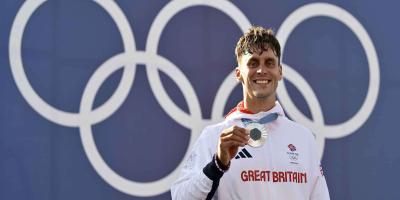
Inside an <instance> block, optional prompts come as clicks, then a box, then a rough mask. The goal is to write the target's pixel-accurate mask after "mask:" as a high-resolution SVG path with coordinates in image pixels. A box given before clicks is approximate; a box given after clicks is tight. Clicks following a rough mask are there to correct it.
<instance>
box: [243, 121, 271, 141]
mask: <svg viewBox="0 0 400 200" xmlns="http://www.w3.org/2000/svg"><path fill="white" fill-rule="evenodd" d="M246 129H248V130H249V131H250V139H249V142H248V145H249V146H251V147H261V146H262V145H264V143H265V141H266V140H267V137H268V132H267V129H266V128H265V125H264V124H260V123H250V124H249V125H247V127H246Z"/></svg>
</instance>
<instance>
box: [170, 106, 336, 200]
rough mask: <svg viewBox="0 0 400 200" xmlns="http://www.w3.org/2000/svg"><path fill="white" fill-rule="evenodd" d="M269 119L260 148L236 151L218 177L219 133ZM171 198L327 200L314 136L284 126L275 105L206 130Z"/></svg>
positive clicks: (290, 125)
mask: <svg viewBox="0 0 400 200" xmlns="http://www.w3.org/2000/svg"><path fill="white" fill-rule="evenodd" d="M269 113H278V114H279V116H278V118H277V119H276V120H275V121H272V122H270V123H268V124H266V125H265V126H266V128H267V130H268V131H269V132H268V133H269V135H268V137H267V140H266V143H265V144H264V145H263V146H262V147H259V148H253V147H250V146H245V147H243V148H242V147H241V148H239V151H238V153H237V155H236V157H235V158H233V159H232V160H231V164H230V168H229V170H228V171H227V172H225V173H223V172H221V171H220V170H219V169H218V168H217V165H216V164H215V160H214V159H213V156H214V154H215V153H216V152H217V145H218V139H219V136H220V134H221V132H222V130H223V129H225V128H229V127H231V126H233V125H236V126H240V127H245V124H243V123H242V121H241V119H242V118H247V119H251V120H258V119H260V118H262V117H263V116H265V115H267V114H269ZM171 194H172V199H175V200H196V199H214V200H217V199H219V200H264V199H265V200H329V192H328V187H327V184H326V180H325V177H324V175H323V171H322V167H321V165H320V161H319V158H318V156H317V149H316V143H315V138H314V136H313V135H312V133H311V132H310V131H309V130H308V129H306V128H305V127H303V126H301V125H299V124H297V123H296V122H293V121H291V120H289V119H288V118H287V117H286V116H285V115H284V112H283V109H282V107H281V106H280V104H279V103H278V102H276V105H275V107H273V108H272V109H271V110H269V111H267V112H260V113H257V114H246V113H243V112H241V111H240V109H236V111H234V112H231V113H230V114H229V115H228V116H227V117H226V119H225V120H224V121H223V122H221V123H219V124H216V125H212V126H208V127H206V128H205V129H204V130H203V132H202V134H201V135H200V137H199V139H198V140H197V142H196V144H195V145H194V147H193V150H192V152H191V155H190V156H189V158H188V160H187V161H186V163H185V165H184V167H183V170H182V173H181V176H180V177H179V179H178V180H177V181H176V182H175V183H174V184H173V185H172V188H171Z"/></svg>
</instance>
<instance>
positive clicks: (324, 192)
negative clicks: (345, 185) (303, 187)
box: [310, 138, 330, 200]
mask: <svg viewBox="0 0 400 200" xmlns="http://www.w3.org/2000/svg"><path fill="white" fill-rule="evenodd" d="M312 141H313V142H312V149H313V154H314V156H313V157H314V158H313V161H312V165H313V167H312V173H313V175H314V176H313V177H315V182H314V185H313V188H312V190H311V197H310V200H330V197H329V190H328V185H327V184H326V179H325V175H324V172H323V169H322V165H321V162H320V160H319V157H318V155H317V144H316V142H315V138H313V140H312Z"/></svg>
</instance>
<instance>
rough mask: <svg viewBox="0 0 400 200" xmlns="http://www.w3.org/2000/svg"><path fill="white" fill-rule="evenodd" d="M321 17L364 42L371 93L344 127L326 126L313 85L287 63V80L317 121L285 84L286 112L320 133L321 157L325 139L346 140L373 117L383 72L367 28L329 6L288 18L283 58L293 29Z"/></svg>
mask: <svg viewBox="0 0 400 200" xmlns="http://www.w3.org/2000/svg"><path fill="white" fill-rule="evenodd" d="M317 16H326V17H331V18H333V19H337V20H339V21H340V22H342V23H343V24H345V25H346V26H347V27H349V28H350V29H351V31H352V32H353V33H354V34H355V35H356V36H357V38H358V39H359V40H360V42H361V45H362V46H363V48H364V51H365V54H366V56H367V60H368V67H369V85H368V92H367V96H366V98H365V101H364V103H363V104H362V106H361V108H360V110H359V111H358V112H357V113H356V114H355V115H354V116H353V117H352V118H351V119H349V120H348V121H346V122H344V123H342V124H337V125H325V124H324V116H323V114H322V109H321V106H320V104H319V101H318V99H317V97H316V95H315V93H314V92H313V90H312V88H311V87H310V85H309V84H308V83H307V82H306V81H305V80H304V79H303V78H302V77H301V75H300V74H298V73H297V72H296V71H295V70H294V69H292V68H291V67H289V66H288V65H285V64H283V65H284V70H285V72H284V73H285V77H286V78H287V79H288V80H289V81H290V82H292V83H293V84H294V85H295V86H296V87H297V89H298V90H299V91H300V92H301V93H302V95H303V97H304V98H305V100H306V102H307V105H308V107H309V108H310V110H311V115H312V118H313V119H314V122H313V121H311V120H310V119H308V118H307V117H306V116H304V115H303V113H302V112H301V111H299V110H298V109H297V107H296V105H295V104H294V103H293V102H292V100H291V98H290V97H289V94H288V93H287V90H286V87H285V84H284V81H282V83H281V84H279V86H278V89H277V93H278V96H279V99H280V101H281V102H282V105H284V107H285V108H286V109H285V110H286V112H288V114H289V115H290V116H291V117H292V118H293V119H294V120H295V121H297V122H300V123H301V124H303V125H305V126H306V127H308V128H310V129H311V130H312V131H313V132H314V133H318V134H316V138H317V142H318V145H319V154H320V157H322V153H323V149H324V143H325V138H324V137H326V138H331V139H334V138H340V137H345V136H347V135H349V134H351V133H353V132H354V131H356V130H357V129H359V128H360V127H361V126H362V125H363V124H364V122H365V121H366V120H367V119H368V118H369V116H370V114H371V113H372V110H373V109H374V107H375V104H376V100H377V99H378V93H379V83H380V80H379V79H380V71H379V62H378V56H377V54H376V51H375V47H374V45H373V43H372V40H371V38H370V37H369V35H368V33H367V31H366V30H365V29H364V27H363V26H362V25H361V24H360V22H358V21H357V19H356V18H355V17H353V16H352V15H351V14H350V13H348V12H347V11H346V10H344V9H342V8H340V7H337V6H334V5H331V4H328V3H313V4H310V5H305V6H302V7H300V8H298V9H297V10H295V11H294V12H293V13H292V14H290V15H289V16H288V17H287V18H286V19H285V21H284V22H283V23H282V25H281V27H279V31H278V33H277V38H278V40H279V41H280V43H281V45H282V56H283V52H284V47H285V43H286V41H287V39H288V38H289V35H290V33H291V32H292V31H293V29H294V28H295V27H296V26H297V25H299V24H300V23H301V22H303V21H305V20H307V19H309V18H311V17H317ZM321 133H322V134H321Z"/></svg>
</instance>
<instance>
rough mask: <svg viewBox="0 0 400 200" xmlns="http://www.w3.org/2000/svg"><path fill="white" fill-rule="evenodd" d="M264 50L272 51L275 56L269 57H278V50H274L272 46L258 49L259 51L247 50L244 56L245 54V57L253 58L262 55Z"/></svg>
mask: <svg viewBox="0 0 400 200" xmlns="http://www.w3.org/2000/svg"><path fill="white" fill-rule="evenodd" d="M264 52H271V53H272V55H273V56H268V57H271V58H278V55H277V54H276V52H275V51H274V50H273V49H271V48H268V49H265V50H263V49H258V50H257V51H253V52H251V51H245V52H244V53H243V56H245V57H247V58H249V59H250V58H252V57H259V56H261V55H262V54H263V53H264Z"/></svg>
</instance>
